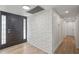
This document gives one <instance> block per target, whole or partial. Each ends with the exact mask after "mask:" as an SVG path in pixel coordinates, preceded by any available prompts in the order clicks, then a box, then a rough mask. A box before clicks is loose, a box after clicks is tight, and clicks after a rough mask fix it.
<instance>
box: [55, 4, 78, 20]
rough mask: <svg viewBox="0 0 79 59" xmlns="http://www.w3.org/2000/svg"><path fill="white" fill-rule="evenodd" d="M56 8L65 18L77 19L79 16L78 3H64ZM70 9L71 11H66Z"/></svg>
mask: <svg viewBox="0 0 79 59" xmlns="http://www.w3.org/2000/svg"><path fill="white" fill-rule="evenodd" d="M54 10H55V11H56V12H57V13H58V14H59V15H60V16H61V17H62V18H64V19H66V20H71V19H72V21H75V19H76V18H79V6H78V5H64V6H57V7H55V8H54ZM66 11H68V12H69V13H66Z"/></svg>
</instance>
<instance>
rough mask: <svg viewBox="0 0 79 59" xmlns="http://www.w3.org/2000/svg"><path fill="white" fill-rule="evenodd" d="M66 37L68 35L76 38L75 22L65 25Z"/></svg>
mask: <svg viewBox="0 0 79 59" xmlns="http://www.w3.org/2000/svg"><path fill="white" fill-rule="evenodd" d="M63 30H64V37H66V36H67V35H69V36H74V35H75V22H66V21H64V23H63Z"/></svg>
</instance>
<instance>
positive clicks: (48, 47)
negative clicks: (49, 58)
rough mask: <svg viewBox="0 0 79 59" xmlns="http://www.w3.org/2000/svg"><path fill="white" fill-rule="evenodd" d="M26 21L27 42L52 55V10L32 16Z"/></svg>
mask: <svg viewBox="0 0 79 59" xmlns="http://www.w3.org/2000/svg"><path fill="white" fill-rule="evenodd" d="M28 20H29V21H28V22H29V26H28V27H29V28H28V30H30V31H29V32H28V33H27V34H29V35H28V42H29V43H30V44H32V45H34V46H35V47H37V48H39V49H41V50H43V51H45V52H47V53H52V10H45V11H42V12H40V13H37V14H33V15H32V16H30V17H28Z"/></svg>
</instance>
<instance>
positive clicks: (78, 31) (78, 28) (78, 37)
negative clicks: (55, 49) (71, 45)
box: [75, 20, 79, 48]
mask: <svg viewBox="0 0 79 59" xmlns="http://www.w3.org/2000/svg"><path fill="white" fill-rule="evenodd" d="M75 27H76V34H75V39H76V48H79V20H76V26H75Z"/></svg>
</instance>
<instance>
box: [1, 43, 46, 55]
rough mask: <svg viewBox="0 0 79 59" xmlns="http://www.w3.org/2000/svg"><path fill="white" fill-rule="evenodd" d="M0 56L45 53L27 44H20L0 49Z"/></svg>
mask: <svg viewBox="0 0 79 59" xmlns="http://www.w3.org/2000/svg"><path fill="white" fill-rule="evenodd" d="M0 54H45V52H43V51H42V50H40V49H38V48H36V47H34V46H32V45H30V44H29V43H22V44H18V45H15V46H11V47H8V48H5V49H2V50H0Z"/></svg>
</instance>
